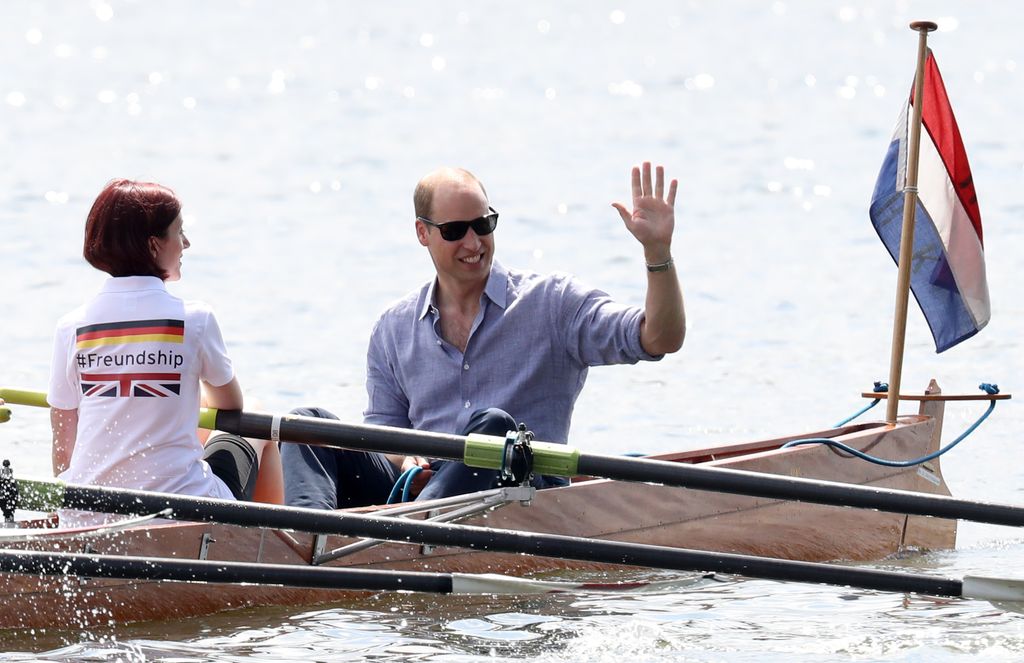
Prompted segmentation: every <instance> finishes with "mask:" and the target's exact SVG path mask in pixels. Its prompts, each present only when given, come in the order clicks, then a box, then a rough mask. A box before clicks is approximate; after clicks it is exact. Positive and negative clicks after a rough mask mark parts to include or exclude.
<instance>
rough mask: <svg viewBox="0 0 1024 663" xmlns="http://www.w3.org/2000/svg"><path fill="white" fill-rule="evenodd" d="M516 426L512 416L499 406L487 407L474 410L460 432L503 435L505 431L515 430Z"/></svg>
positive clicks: (464, 433) (465, 433)
mask: <svg viewBox="0 0 1024 663" xmlns="http://www.w3.org/2000/svg"><path fill="white" fill-rule="evenodd" d="M516 428H517V426H516V420H515V419H513V418H512V415H510V414H509V413H508V412H505V411H504V410H502V409H501V408H497V407H489V408H484V409H482V410H477V411H476V412H474V413H473V415H472V416H471V417H470V418H469V423H468V424H466V428H465V430H464V431H463V432H462V434H463V435H469V434H470V433H481V434H483V435H494V436H497V437H504V436H505V434H506V433H508V432H509V431H510V430H516Z"/></svg>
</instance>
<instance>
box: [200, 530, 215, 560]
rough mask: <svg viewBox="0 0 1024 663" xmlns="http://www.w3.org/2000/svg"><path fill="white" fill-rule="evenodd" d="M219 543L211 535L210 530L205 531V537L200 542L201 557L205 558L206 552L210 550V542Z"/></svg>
mask: <svg viewBox="0 0 1024 663" xmlns="http://www.w3.org/2000/svg"><path fill="white" fill-rule="evenodd" d="M211 543H217V540H216V539H214V538H213V537H212V536H210V533H209V532H203V538H202V539H201V540H200V542H199V559H200V560H205V559H206V554H207V553H208V552H210V544H211Z"/></svg>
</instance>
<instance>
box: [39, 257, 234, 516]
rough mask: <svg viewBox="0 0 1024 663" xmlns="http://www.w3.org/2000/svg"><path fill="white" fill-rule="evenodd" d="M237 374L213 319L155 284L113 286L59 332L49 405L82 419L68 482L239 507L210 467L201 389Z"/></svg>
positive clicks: (124, 280)
mask: <svg viewBox="0 0 1024 663" xmlns="http://www.w3.org/2000/svg"><path fill="white" fill-rule="evenodd" d="M233 377H234V371H233V369H232V367H231V360H230V359H229V358H228V356H227V350H226V348H225V347H224V339H223V338H222V337H221V333H220V327H219V326H218V325H217V320H216V318H215V317H214V315H213V311H212V310H210V308H209V307H208V306H207V305H206V304H203V303H202V302H191V301H190V302H186V301H182V300H181V299H179V298H177V297H174V296H172V295H171V294H170V293H168V292H167V289H166V287H165V286H164V282H163V281H162V280H160V279H158V278H156V277H153V276H129V277H120V278H111V279H109V280H108V281H107V282H106V283H105V284H104V286H103V289H102V290H101V291H100V293H99V294H98V295H97V296H96V297H95V298H93V299H92V301H89V302H87V303H86V304H85V305H84V306H81V307H79V308H77V309H75V310H74V311H72V312H71V313H69V314H67V315H65V316H64V317H63V318H61V319H60V321H59V322H58V323H57V331H56V337H55V340H54V348H53V363H52V365H51V368H50V389H49V393H48V394H47V400H48V401H49V403H50V405H51V406H53V407H55V408H59V409H62V410H75V409H77V410H78V433H77V436H76V439H75V448H74V452H73V454H72V456H71V464H70V466H69V467H68V469H67V470H66V471H64V472H62V473H61V475H60V478H61V479H63V480H65V481H68V482H70V483H76V484H89V485H101V486H116V487H120V488H135V489H141V490H153V491H160V492H166V493H178V494H182V495H196V496H202V497H218V498H224V499H233V496H232V494H231V491H230V490H228V488H227V486H225V485H224V482H223V481H221V480H220V479H219V478H217V477H216V476H214V474H213V472H211V470H210V466H209V465H208V464H207V463H206V462H205V461H203V459H202V454H203V447H202V445H201V444H200V443H199V438H198V436H197V435H196V427H197V426H198V424H199V381H200V379H202V380H205V381H206V382H208V383H210V384H211V385H213V386H222V385H225V384H227V383H228V382H230V381H231V379H232V378H233Z"/></svg>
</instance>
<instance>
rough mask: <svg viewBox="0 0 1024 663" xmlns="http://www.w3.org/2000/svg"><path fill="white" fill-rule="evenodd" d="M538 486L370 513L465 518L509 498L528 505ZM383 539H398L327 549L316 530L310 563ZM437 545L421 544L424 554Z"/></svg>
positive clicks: (433, 520)
mask: <svg viewBox="0 0 1024 663" xmlns="http://www.w3.org/2000/svg"><path fill="white" fill-rule="evenodd" d="M536 493H537V489H536V488H534V487H533V486H531V485H528V484H527V485H525V486H511V487H506V488H492V489H491V490H482V491H480V492H477V493H469V494H467V495H455V496H453V497H445V498H442V499H438V500H430V501H429V502H406V503H404V504H400V505H396V506H394V507H392V508H389V509H380V510H378V511H374V512H373V513H372V515H374V516H382V517H387V518H408V517H409V516H414V515H419V514H421V513H425V514H427V517H426V519H425V520H426V521H427V522H431V523H452V522H460V521H462V520H465V519H467V518H471V517H473V516H475V515H478V514H480V513H483V512H485V511H493V510H495V509H497V508H499V507H502V506H504V505H506V504H509V503H511V502H519V503H520V504H522V505H523V506H529V505H530V503H531V502H532V501H533V497H534V495H535V494H536ZM382 543H399V542H394V541H381V540H378V539H360V540H359V541H356V542H355V543H350V544H348V545H346V546H341V547H340V548H335V549H334V550H331V551H327V550H326V548H327V535H326V534H317V535H316V537H315V539H314V542H313V557H312V559H311V560H310V563H311V564H313V565H318V564H325V563H327V562H330V561H332V560H335V559H338V558H340V557H346V556H348V555H352V554H354V553H357V552H360V551H362V550H366V549H367V548H373V547H375V546H379V545H381V544H382ZM435 547H436V546H430V545H426V546H421V549H422V550H423V552H424V554H429V553H430V552H431V551H432V550H433V549H434V548H435Z"/></svg>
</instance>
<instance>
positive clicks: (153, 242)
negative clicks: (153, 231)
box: [149, 235, 160, 258]
mask: <svg viewBox="0 0 1024 663" xmlns="http://www.w3.org/2000/svg"><path fill="white" fill-rule="evenodd" d="M149 252H150V253H152V254H153V257H154V258H155V257H157V256H158V255H160V243H159V241H158V238H157V237H156V236H154V235H150V236H149Z"/></svg>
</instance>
